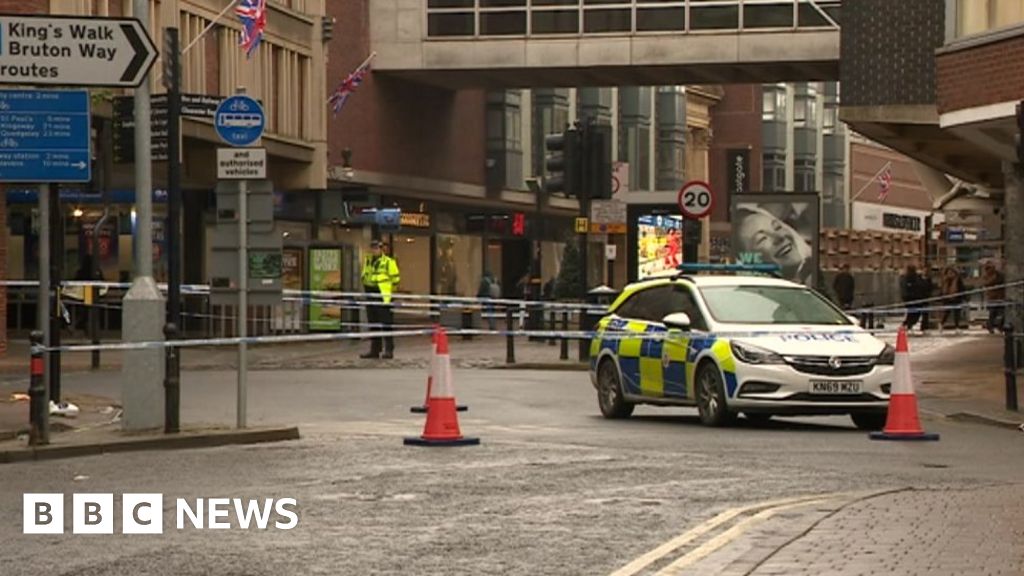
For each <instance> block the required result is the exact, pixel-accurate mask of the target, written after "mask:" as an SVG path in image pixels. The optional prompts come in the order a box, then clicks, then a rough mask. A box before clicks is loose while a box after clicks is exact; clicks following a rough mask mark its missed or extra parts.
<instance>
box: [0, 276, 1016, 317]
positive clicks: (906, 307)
mask: <svg viewBox="0 0 1024 576" xmlns="http://www.w3.org/2000/svg"><path fill="white" fill-rule="evenodd" d="M38 285H39V283H38V282H36V281H30V280H5V281H0V286H12V287H36V286H38ZM61 285H62V286H63V287H89V286H91V287H97V288H107V289H111V288H117V289H126V288H130V287H131V284H128V283H120V282H96V281H78V280H68V281H64V282H62V283H61ZM1022 285H1024V281H1014V282H1007V283H1003V284H999V285H995V286H986V287H983V288H975V289H971V290H965V291H963V292H957V293H953V294H943V295H940V296H933V297H929V298H921V299H917V300H910V301H907V302H902V303H899V304H885V305H880V306H873V307H867V308H864V307H862V308H855V309H850V310H847V312H848V313H850V314H875V315H882V314H884V315H900V314H906V313H908V312H929V311H933V310H944V309H956V308H961V309H962V308H963V305H949V304H946V305H939V306H922V307H915V306H913V305H915V304H924V303H929V302H943V301H948V300H949V299H950V298H958V297H962V296H970V295H975V294H983V293H985V292H988V291H990V290H998V289H1005V288H1012V287H1016V286H1022ZM158 288H159V289H160V290H162V291H166V289H167V285H166V284H159V285H158ZM181 291H182V293H184V294H199V295H208V294H209V293H210V287H209V286H207V285H203V284H182V285H181ZM282 293H283V295H284V296H283V300H285V301H294V302H303V303H307V304H325V305H331V306H343V305H344V306H352V307H359V308H362V307H365V306H385V305H388V304H385V303H383V302H382V301H381V300H380V296H379V295H376V294H369V293H365V292H339V291H325V290H283V291H282ZM392 300H393V301H392V303H391V304H390V305H391V306H394V307H395V308H422V309H434V308H437V309H458V308H464V307H466V306H467V305H472V306H488V305H490V306H504V307H506V308H512V307H518V308H521V309H523V308H542V309H553V310H563V311H566V312H570V313H572V314H577V313H580V312H584V311H585V312H587V313H590V314H596V313H604V312H606V311H607V309H608V308H607V307H606V306H599V305H595V304H592V303H584V302H550V301H544V300H525V299H524V300H516V299H508V298H481V297H470V296H440V295H434V294H399V293H395V294H392ZM407 301H408V302H407ZM421 301H426V302H425V303H423V302H421ZM1011 304H1012V302H1009V301H1004V302H1002V303H989V304H988V307H996V306H1009V305H1011Z"/></svg>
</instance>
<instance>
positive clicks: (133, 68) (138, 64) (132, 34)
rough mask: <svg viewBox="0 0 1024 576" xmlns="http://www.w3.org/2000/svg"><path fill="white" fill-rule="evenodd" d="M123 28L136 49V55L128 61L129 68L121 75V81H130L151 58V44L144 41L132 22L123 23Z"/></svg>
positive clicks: (133, 48)
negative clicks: (148, 44)
mask: <svg viewBox="0 0 1024 576" xmlns="http://www.w3.org/2000/svg"><path fill="white" fill-rule="evenodd" d="M121 30H123V31H124V35H125V37H127V38H128V42H129V43H131V45H132V50H134V51H135V57H134V58H132V61H131V62H129V63H128V68H126V69H125V71H124V74H122V75H121V82H130V81H131V80H132V79H134V78H135V76H136V75H137V74H138V73H139V71H140V70H141V69H142V66H143V65H145V63H146V60H148V59H149V46H147V45H146V43H145V42H143V41H142V38H141V37H140V36H139V33H138V32H136V31H135V27H134V26H132V25H131V24H121Z"/></svg>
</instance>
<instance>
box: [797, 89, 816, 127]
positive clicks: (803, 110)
mask: <svg viewBox="0 0 1024 576" xmlns="http://www.w3.org/2000/svg"><path fill="white" fill-rule="evenodd" d="M793 124H794V126H795V127H797V128H815V127H817V125H818V100H817V98H815V97H814V96H800V97H798V98H797V99H796V104H795V107H794V109H793Z"/></svg>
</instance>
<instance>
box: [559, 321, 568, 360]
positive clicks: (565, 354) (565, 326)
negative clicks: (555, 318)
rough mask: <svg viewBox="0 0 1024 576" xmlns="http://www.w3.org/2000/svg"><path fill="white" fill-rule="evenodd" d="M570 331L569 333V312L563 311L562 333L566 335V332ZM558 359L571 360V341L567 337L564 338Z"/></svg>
mask: <svg viewBox="0 0 1024 576" xmlns="http://www.w3.org/2000/svg"><path fill="white" fill-rule="evenodd" d="M568 331H569V311H568V310H563V311H562V332H563V334H564V333H565V332H568ZM558 359H559V360H568V359H569V339H568V338H567V337H565V336H562V349H561V350H559V352H558Z"/></svg>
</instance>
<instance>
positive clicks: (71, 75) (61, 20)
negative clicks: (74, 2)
mask: <svg viewBox="0 0 1024 576" xmlns="http://www.w3.org/2000/svg"><path fill="white" fill-rule="evenodd" d="M0 4H3V2H0ZM16 27H17V28H23V29H25V30H42V29H49V30H52V32H49V33H48V34H46V35H42V34H39V35H35V36H32V37H25V38H22V39H21V40H22V43H23V44H24V45H25V48H26V49H25V50H21V51H17V52H15V53H12V52H11V51H10V50H3V51H0V67H2V68H3V69H4V70H5V73H4V74H2V75H0V86H2V85H5V84H15V85H24V84H31V85H37V86H50V85H52V86H91V87H101V86H106V87H117V88H134V87H137V86H139V85H140V84H142V82H143V79H144V78H145V77H146V75H147V74H148V73H149V69H150V68H151V67H152V66H153V63H154V62H155V61H156V57H157V50H156V46H154V45H153V39H152V38H150V37H149V33H148V32H147V31H146V28H145V26H143V25H142V23H141V22H139V21H138V20H137V19H134V18H106V17H93V16H90V17H85V18H81V17H77V16H60V15H51V14H48V15H45V16H41V15H39V16H37V15H25V16H21V15H6V14H5V15H3V17H2V18H0V36H4V35H6V36H7V37H10V36H11V34H10V31H12V30H15V29H16ZM46 27H49V28H46ZM76 28H77V29H78V30H85V31H90V35H92V36H97V37H98V39H90V38H84V37H82V36H83V34H84V32H77V31H76ZM118 29H120V30H121V33H122V36H118V35H117V30H118ZM37 69H40V70H44V71H45V72H46V76H45V77H43V76H35V75H33V73H32V71H33V70H37Z"/></svg>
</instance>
